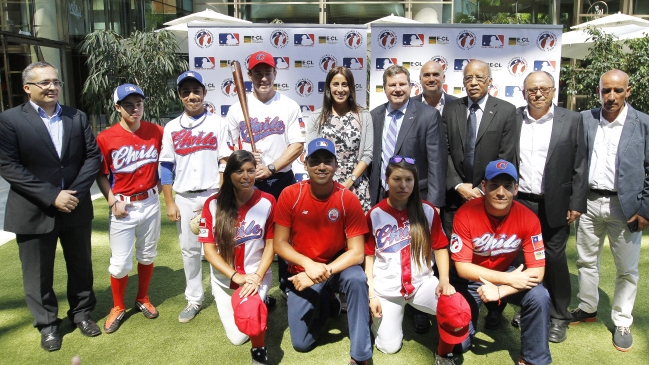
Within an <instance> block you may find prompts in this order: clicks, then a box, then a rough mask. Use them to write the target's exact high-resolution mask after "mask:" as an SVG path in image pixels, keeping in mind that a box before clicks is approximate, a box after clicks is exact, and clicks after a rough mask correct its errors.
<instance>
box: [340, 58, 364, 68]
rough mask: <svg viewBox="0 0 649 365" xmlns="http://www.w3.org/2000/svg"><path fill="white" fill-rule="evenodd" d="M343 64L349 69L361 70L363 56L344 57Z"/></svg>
mask: <svg viewBox="0 0 649 365" xmlns="http://www.w3.org/2000/svg"><path fill="white" fill-rule="evenodd" d="M343 66H345V67H347V68H348V69H350V70H362V69H363V57H345V58H343Z"/></svg>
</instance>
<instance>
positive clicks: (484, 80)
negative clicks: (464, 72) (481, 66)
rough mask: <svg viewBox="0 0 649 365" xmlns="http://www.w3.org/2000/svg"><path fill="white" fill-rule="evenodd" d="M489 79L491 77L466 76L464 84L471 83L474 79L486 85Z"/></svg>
mask: <svg viewBox="0 0 649 365" xmlns="http://www.w3.org/2000/svg"><path fill="white" fill-rule="evenodd" d="M488 78H489V76H473V75H471V76H464V82H471V81H472V80H473V79H476V81H478V82H479V83H481V84H484V83H485V82H487V79H488Z"/></svg>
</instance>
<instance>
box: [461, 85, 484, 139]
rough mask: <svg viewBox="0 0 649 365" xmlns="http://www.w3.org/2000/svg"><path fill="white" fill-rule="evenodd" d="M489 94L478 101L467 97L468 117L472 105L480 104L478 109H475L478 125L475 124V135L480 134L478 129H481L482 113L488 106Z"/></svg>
mask: <svg viewBox="0 0 649 365" xmlns="http://www.w3.org/2000/svg"><path fill="white" fill-rule="evenodd" d="M488 96H489V94H486V95H485V96H483V97H482V99H480V100H478V102H477V103H476V102H474V101H473V100H471V98H469V97H467V104H468V105H467V108H466V110H467V112H466V113H467V114H466V116H467V118H468V117H469V113H471V105H473V104H478V107H479V108H478V110H476V111H475V117H476V121H477V123H476V126H475V135H476V137H477V136H478V131H479V130H480V121H481V120H482V114H483V113H484V108H485V107H486V106H487V97H488Z"/></svg>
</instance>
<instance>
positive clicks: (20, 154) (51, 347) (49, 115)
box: [0, 62, 101, 351]
mask: <svg viewBox="0 0 649 365" xmlns="http://www.w3.org/2000/svg"><path fill="white" fill-rule="evenodd" d="M62 84H63V82H61V81H60V80H59V78H58V71H57V70H56V69H55V68H54V67H53V66H52V65H50V64H49V63H46V62H36V63H32V64H30V65H29V66H27V68H26V69H25V70H24V71H23V89H24V90H25V92H26V93H27V94H28V95H29V102H28V103H25V104H23V105H20V106H18V107H15V108H13V109H9V110H7V111H5V112H3V113H2V114H0V174H1V175H2V177H3V178H5V180H7V181H8V182H9V184H10V185H11V190H10V191H9V196H8V198H7V207H6V215H5V229H6V230H7V231H10V232H14V233H15V234H16V241H17V242H18V252H19V255H20V261H21V263H22V271H23V283H24V288H25V296H26V301H27V307H28V308H29V310H30V312H31V313H32V315H33V316H34V327H36V328H37V329H38V330H39V331H40V332H41V347H43V349H45V350H47V351H55V350H58V349H60V348H61V335H60V333H59V324H60V323H61V320H60V319H59V318H58V301H57V299H56V295H55V293H54V290H53V289H52V282H53V279H54V256H55V253H56V245H57V240H58V239H60V240H61V247H62V248H63V256H64V257H65V262H66V267H67V272H68V284H67V296H68V302H69V304H70V310H69V311H68V313H67V314H68V318H70V321H71V322H72V323H74V324H75V325H76V326H77V327H78V328H79V330H80V331H81V333H82V334H84V335H86V336H97V335H99V334H101V330H100V329H99V327H98V326H97V324H95V322H94V321H93V320H92V319H91V318H90V312H91V311H92V310H93V309H94V308H95V303H96V299H95V294H94V291H93V289H92V284H93V275H92V261H91V257H90V234H91V229H92V227H91V221H92V218H93V209H92V201H91V199H90V187H91V186H92V184H93V182H94V180H95V176H96V175H97V171H99V164H100V162H101V157H100V154H99V149H98V148H97V144H96V142H95V138H94V136H93V135H92V131H91V130H90V126H89V124H88V121H87V120H86V115H85V114H84V113H83V112H81V111H79V110H77V109H74V108H69V107H66V106H62V105H60V104H59V103H58V99H59V92H60V88H61V85H62Z"/></svg>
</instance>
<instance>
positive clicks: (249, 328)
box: [232, 287, 268, 337]
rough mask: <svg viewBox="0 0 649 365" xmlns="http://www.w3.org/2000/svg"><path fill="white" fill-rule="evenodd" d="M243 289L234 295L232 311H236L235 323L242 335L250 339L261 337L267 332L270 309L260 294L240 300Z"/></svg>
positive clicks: (236, 291)
mask: <svg viewBox="0 0 649 365" xmlns="http://www.w3.org/2000/svg"><path fill="white" fill-rule="evenodd" d="M242 288H243V287H239V289H237V290H235V291H234V294H232V309H233V310H234V323H235V324H236V325H237V328H238V329H239V331H241V333H243V334H246V335H248V336H250V337H252V336H257V335H260V334H261V333H262V332H264V331H265V330H266V328H267V327H266V319H267V318H268V309H267V308H266V304H264V301H263V300H261V297H260V296H259V294H258V293H255V295H249V296H247V297H245V298H239V293H240V292H241V289H242Z"/></svg>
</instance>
